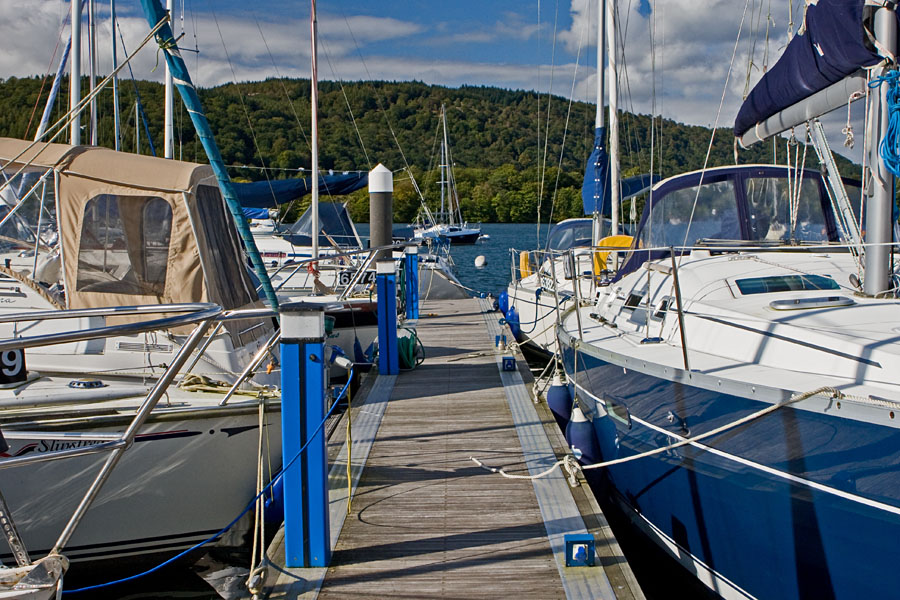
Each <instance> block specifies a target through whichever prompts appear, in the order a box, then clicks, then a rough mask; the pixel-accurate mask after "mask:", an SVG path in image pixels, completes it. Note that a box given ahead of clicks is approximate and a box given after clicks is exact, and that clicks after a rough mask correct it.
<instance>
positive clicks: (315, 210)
mask: <svg viewBox="0 0 900 600" xmlns="http://www.w3.org/2000/svg"><path fill="white" fill-rule="evenodd" d="M309 28H310V44H311V45H312V51H311V55H312V64H311V66H312V71H311V73H312V77H311V81H310V84H311V87H312V94H311V100H312V124H311V128H310V134H311V136H312V140H310V141H311V144H312V206H311V209H312V210H311V215H310V216H311V217H312V257H313V260H318V258H319V125H318V122H319V74H318V66H317V64H316V62H317V56H316V51H317V45H318V44H317V40H316V0H310V22H309Z"/></svg>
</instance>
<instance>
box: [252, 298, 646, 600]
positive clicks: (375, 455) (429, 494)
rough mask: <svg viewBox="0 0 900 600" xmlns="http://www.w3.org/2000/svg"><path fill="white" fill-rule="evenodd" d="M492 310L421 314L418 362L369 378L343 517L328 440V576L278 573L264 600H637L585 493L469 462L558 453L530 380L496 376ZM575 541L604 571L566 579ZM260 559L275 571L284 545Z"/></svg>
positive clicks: (531, 466) (340, 484)
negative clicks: (569, 539)
mask: <svg viewBox="0 0 900 600" xmlns="http://www.w3.org/2000/svg"><path fill="white" fill-rule="evenodd" d="M488 306H489V305H488V304H487V301H485V300H480V301H479V300H475V299H466V300H453V301H447V300H444V301H435V302H426V303H424V305H423V306H422V315H423V316H422V318H421V319H420V320H419V323H418V326H417V328H416V329H417V333H418V336H419V338H420V340H421V341H422V343H423V344H424V346H425V352H426V360H425V363H424V364H422V365H420V366H419V367H418V368H417V369H415V370H413V371H410V372H404V373H401V374H400V375H399V376H397V377H390V378H385V377H377V378H375V377H371V378H370V381H369V382H368V383H367V385H366V386H364V390H363V391H364V393H361V394H359V396H365V399H364V400H363V399H362V398H360V399H359V400H357V401H355V402H354V405H355V407H354V409H353V410H352V411H351V418H352V423H353V429H352V439H353V444H352V461H351V464H352V465H353V469H352V474H351V480H354V479H356V478H357V477H358V483H357V484H356V487H355V491H354V495H353V497H352V502H351V505H350V511H349V514H347V509H346V506H347V480H346V476H345V475H344V473H346V463H347V446H346V444H345V438H344V436H343V428H344V425H343V424H342V425H340V426H339V427H338V429H337V431H336V434H338V435H335V436H333V437H332V439H331V440H330V441H329V459H330V461H331V463H332V465H333V466H332V471H331V477H330V480H329V487H330V500H331V505H332V512H331V514H332V519H331V527H332V540H333V541H334V543H333V548H334V554H333V557H332V560H331V564H330V566H329V567H328V568H327V569H324V568H320V569H283V568H279V569H278V574H277V578H276V577H275V574H270V579H269V581H270V583H271V585H270V586H269V595H268V597H269V598H315V597H319V598H348V597H357V598H359V597H392V598H498V597H512V598H642V597H643V596H642V594H641V592H640V589H639V588H638V586H637V584H636V583H635V581H634V577H633V576H632V574H631V571H630V569H629V568H628V565H627V562H626V561H625V560H624V557H623V556H622V554H621V551H620V549H619V547H618V544H616V542H615V539H614V538H612V534H611V531H610V530H609V527H608V525H606V521H605V519H604V518H603V516H602V513H600V511H599V508H598V507H597V505H596V502H593V498H592V496H590V490H586V489H583V488H586V486H582V487H581V488H578V489H576V490H574V491H572V490H570V488H569V486H568V484H567V483H566V480H565V478H564V476H563V475H562V474H561V473H559V472H558V471H557V472H556V473H555V474H554V476H552V477H547V478H543V479H540V480H535V481H530V480H523V479H506V478H504V477H502V476H500V475H498V474H494V473H490V472H488V471H487V470H485V469H483V468H481V467H479V466H477V465H476V464H475V463H474V462H473V461H472V460H471V458H470V457H473V456H474V457H477V458H478V459H480V460H482V461H484V463H486V464H488V465H492V466H498V467H500V466H502V467H504V468H505V469H506V470H507V471H508V472H516V473H521V474H528V473H529V471H530V472H532V473H534V472H537V471H539V470H543V469H544V468H546V466H548V465H550V464H552V463H553V462H554V461H555V460H557V456H561V455H562V453H563V452H564V451H565V450H564V442H561V436H560V435H559V433H558V430H556V426H555V423H553V422H552V417H551V416H549V412H546V411H544V412H542V413H539V412H536V411H535V408H534V404H533V403H532V402H531V399H530V395H529V394H528V392H527V391H526V390H525V386H524V384H523V381H522V376H523V375H524V376H525V378H528V377H529V375H530V374H529V373H528V372H527V369H522V373H519V372H511V373H510V372H506V373H501V371H500V370H499V368H498V366H499V360H500V356H499V355H498V354H497V353H496V352H495V351H494V335H495V331H494V329H495V328H499V324H498V323H497V319H498V316H497V313H487V312H486V310H485V309H486V308H487V307H488ZM497 331H499V329H497ZM519 361H520V363H519V364H520V367H524V361H522V359H521V356H520V357H519ZM373 380H374V381H373ZM366 387H368V388H369V389H365V388H366ZM529 411H530V412H529ZM551 426H552V429H551V428H550V427H551ZM546 433H549V434H550V435H549V436H547V435H546ZM345 515H346V516H345ZM585 531H590V532H591V533H593V534H594V537H595V539H596V544H597V550H598V554H599V558H598V562H599V563H600V565H599V566H595V567H565V566H564V555H563V551H562V537H563V535H564V534H565V533H568V532H572V533H578V532H585ZM269 558H270V560H271V561H272V563H273V564H274V565H283V564H284V548H283V537H281V536H279V537H276V540H275V542H273V545H272V547H271V548H270V550H269Z"/></svg>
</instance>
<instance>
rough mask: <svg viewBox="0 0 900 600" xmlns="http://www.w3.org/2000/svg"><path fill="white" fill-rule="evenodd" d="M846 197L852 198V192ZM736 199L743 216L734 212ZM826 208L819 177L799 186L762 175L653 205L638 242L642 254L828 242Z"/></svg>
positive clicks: (683, 191) (696, 188)
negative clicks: (706, 244)
mask: <svg viewBox="0 0 900 600" xmlns="http://www.w3.org/2000/svg"><path fill="white" fill-rule="evenodd" d="M736 181H738V182H740V183H739V184H736ZM736 185H740V186H741V192H742V193H741V194H740V195H739V194H737V188H736ZM792 189H793V190H794V193H793V194H792V193H791V190H792ZM848 194H850V195H851V198H852V195H853V187H852V186H848ZM739 196H740V197H742V198H743V200H744V202H745V208H744V210H743V211H739V210H738V201H739V200H738V198H739ZM857 196H858V192H857ZM851 202H852V200H851ZM827 208H828V204H827V203H826V202H825V201H823V197H822V188H821V185H820V180H819V178H818V174H816V176H815V177H810V176H806V177H802V178H800V182H799V184H798V183H797V180H796V179H795V178H792V179H788V178H787V177H778V176H775V177H773V176H766V175H764V174H753V175H747V176H745V177H740V178H737V179H736V178H733V177H727V178H725V179H721V178H720V179H718V180H712V181H705V182H703V183H702V184H698V185H693V186H688V187H683V188H680V189H674V190H672V191H670V192H668V193H666V194H665V195H664V196H663V197H661V198H658V199H657V200H655V201H654V203H653V211H652V213H651V214H650V215H649V218H648V219H647V220H646V221H645V222H644V223H643V226H642V230H641V232H640V241H641V246H642V247H644V248H665V247H669V246H673V247H676V248H677V247H691V246H694V245H696V244H697V243H698V242H700V241H701V240H744V241H749V242H815V243H822V242H828V241H829V222H828V220H827V219H826V215H825V210H826V209H827Z"/></svg>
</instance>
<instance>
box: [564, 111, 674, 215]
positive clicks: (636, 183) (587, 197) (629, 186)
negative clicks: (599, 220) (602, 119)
mask: <svg viewBox="0 0 900 600" xmlns="http://www.w3.org/2000/svg"><path fill="white" fill-rule="evenodd" d="M659 180H660V176H659V175H650V174H649V173H644V174H643V175H635V176H634V177H626V178H625V179H621V180H619V187H620V188H621V190H622V199H623V200H625V199H627V198H631V197H632V196H636V195H637V194H640V193H641V192H642V191H644V190H646V189H647V188H649V187H650V186H651V185H653V184H654V183H656V182H657V181H659ZM611 196H612V194H611V193H610V176H609V154H608V153H607V152H606V128H605V127H598V128H597V129H596V130H594V149H593V150H592V151H591V155H590V156H589V157H588V161H587V166H586V167H585V168H584V181H583V182H582V184H581V202H582V204H583V205H584V214H586V215H592V214H594V211H595V210H596V211H597V212H598V213H599V214H601V215H604V216H609V214H610V213H611V212H612V202H611V200H610V198H611ZM598 204H599V207H598Z"/></svg>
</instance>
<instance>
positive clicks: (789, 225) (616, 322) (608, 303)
mask: <svg viewBox="0 0 900 600" xmlns="http://www.w3.org/2000/svg"><path fill="white" fill-rule="evenodd" d="M869 4H874V3H867V2H864V0H853V1H845V0H819V1H818V3H815V4H812V3H810V4H809V5H808V6H807V8H806V14H805V23H804V29H805V31H804V32H803V33H802V34H800V35H797V36H796V37H794V38H793V39H792V41H791V42H790V43H789V45H788V46H787V48H786V50H785V51H784V54H783V56H782V58H781V59H780V60H779V62H778V63H777V64H776V65H775V66H774V67H773V68H772V69H770V70H769V71H768V73H766V74H765V75H764V76H763V78H762V80H761V81H760V83H759V84H758V85H757V86H756V87H755V88H754V90H753V91H752V92H751V94H750V96H749V97H748V98H747V100H746V102H745V104H744V106H743V107H742V109H741V112H740V114H739V116H738V119H737V122H736V125H735V134H736V136H737V137H738V138H739V139H740V140H742V142H743V143H749V142H751V141H754V139H760V138H764V137H767V136H769V135H773V134H775V133H778V132H779V131H782V130H784V129H789V128H791V127H793V126H796V125H800V124H802V123H803V122H805V121H807V119H810V118H812V117H814V116H817V115H821V114H824V113H825V112H827V111H828V110H831V109H834V108H837V107H838V105H839V106H844V107H846V104H847V101H848V98H849V97H850V94H849V93H844V92H847V91H851V92H852V91H853V90H854V89H859V82H860V80H862V81H863V82H865V80H866V76H865V74H864V73H863V72H862V71H861V69H865V68H868V69H873V68H874V71H873V73H872V75H873V77H874V78H875V81H877V82H879V83H877V84H876V85H879V86H880V89H878V90H877V91H876V92H875V93H873V94H871V97H872V106H871V107H870V114H874V115H880V118H879V119H876V121H878V123H876V125H875V126H874V127H873V131H880V134H879V135H877V136H875V139H870V140H869V141H868V145H869V148H878V144H879V142H880V141H881V139H882V138H883V137H884V133H885V130H886V128H887V124H888V119H887V118H886V117H887V106H886V104H885V103H884V99H885V97H886V94H887V87H888V86H889V85H890V86H896V83H890V81H891V78H892V77H893V76H890V73H891V72H892V71H893V70H894V69H895V68H896V65H895V64H894V62H893V56H894V55H895V54H896V47H895V46H896V31H897V15H896V13H895V11H894V7H893V5H892V4H890V3H877V4H878V5H877V6H869ZM873 23H874V27H873ZM867 31H874V32H875V33H874V35H875V39H876V40H877V43H876V44H875V46H872V45H870V43H869V41H868V39H869V36H868V35H867V33H866V32H867ZM876 46H877V48H878V50H876V49H875V47H876ZM885 56H887V57H888V58H887V59H885ZM885 75H888V77H885V78H884V79H882V78H881V76H885ZM863 85H864V83H863ZM854 86H856V87H855V88H854ZM895 143H896V140H891V141H890V144H889V145H895ZM871 164H873V165H874V166H873V167H872V170H873V175H874V177H873V183H872V184H871V185H872V187H873V194H872V195H871V197H869V198H868V199H867V201H866V203H867V205H866V216H867V222H866V226H865V227H864V228H863V229H865V236H866V237H865V247H864V248H860V247H859V246H856V245H855V244H854V243H848V241H847V238H845V237H844V236H843V235H842V233H841V229H842V228H841V226H840V222H839V218H838V213H839V211H838V210H835V209H834V208H833V206H832V202H831V191H826V182H825V181H823V179H822V177H821V176H820V175H819V173H818V172H810V171H809V170H804V171H799V170H795V169H793V168H790V167H785V166H765V165H747V166H733V167H720V168H716V169H709V170H706V171H699V172H694V173H687V174H683V175H679V176H676V177H673V178H670V179H668V180H665V181H663V182H660V183H658V184H656V185H655V186H654V188H653V190H652V194H651V198H650V201H649V202H648V204H647V206H646V207H645V209H644V213H643V215H642V218H641V222H640V224H639V225H638V227H637V230H636V231H635V232H634V237H635V242H634V244H633V246H632V249H631V251H630V252H629V255H628V257H627V259H626V261H625V263H624V265H623V266H622V267H621V268H620V269H619V270H618V271H617V273H615V275H614V276H612V277H610V278H609V281H608V282H605V283H604V284H602V285H599V286H598V288H597V291H596V297H594V298H591V299H587V300H586V301H583V302H581V303H579V304H577V305H575V306H573V307H572V308H570V309H569V310H568V312H567V313H566V314H564V315H562V317H561V323H560V325H559V327H558V330H557V336H558V341H559V344H560V347H561V352H562V357H563V363H564V366H565V370H566V374H567V376H568V378H569V382H570V384H571V385H572V387H574V389H575V392H576V398H577V400H576V401H577V403H578V405H579V408H580V409H581V410H582V411H583V413H584V414H585V415H586V417H587V419H588V420H589V422H590V423H591V425H592V430H593V433H594V435H595V436H596V439H597V441H598V443H599V455H597V456H592V457H589V458H585V457H582V460H583V462H584V463H586V464H585V467H584V468H585V471H586V473H588V474H592V475H593V477H592V478H593V479H594V480H595V482H596V483H597V485H600V486H601V489H604V490H606V491H608V493H609V494H610V496H611V497H612V499H613V500H614V501H615V502H617V503H618V504H619V505H620V506H621V507H622V508H623V509H624V511H625V513H626V515H627V516H628V518H629V519H630V520H631V521H632V522H633V523H634V524H636V525H637V526H638V527H639V528H640V529H641V530H642V531H643V532H644V533H645V534H646V535H647V536H648V537H649V538H650V539H651V540H653V541H654V542H656V543H657V544H658V545H659V546H660V547H661V548H662V549H664V550H665V551H666V552H667V553H669V554H670V555H671V556H673V557H674V558H675V559H676V560H677V561H679V562H680V563H681V564H682V565H683V566H684V567H685V568H686V569H688V570H689V571H690V572H691V573H693V574H695V575H696V576H697V577H698V578H699V579H700V580H701V581H702V582H703V583H705V584H706V585H707V586H708V587H709V588H710V589H711V590H712V591H713V592H715V593H716V594H718V595H720V596H722V597H725V598H774V599H795V598H860V597H890V596H894V595H896V590H897V589H898V586H900V572H898V570H897V568H896V565H895V560H894V555H895V548H896V540H897V537H898V534H900V472H898V469H897V464H898V448H900V420H898V419H897V418H896V416H897V414H898V411H900V346H898V344H897V341H898V332H900V312H898V305H897V300H896V296H895V293H894V290H893V289H891V285H892V284H891V283H890V273H891V269H892V266H893V265H892V262H891V258H890V256H889V253H890V247H891V243H892V240H891V232H890V229H891V228H890V221H891V210H890V209H891V205H892V204H893V174H891V173H890V172H888V171H887V170H886V168H885V167H884V161H883V159H882V158H880V157H879V158H878V159H877V162H876V163H871ZM851 195H852V194H851ZM608 461H616V463H615V464H610V465H608V466H605V467H604V468H602V476H601V470H594V469H596V468H597V467H602V466H603V465H605V464H606V463H607V462H608ZM592 467H593V468H592ZM604 483H605V484H607V485H603V484H604Z"/></svg>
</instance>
